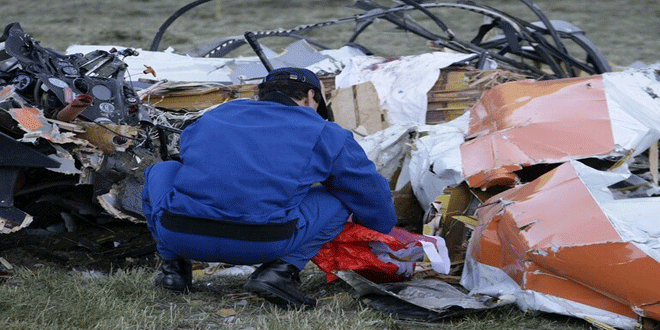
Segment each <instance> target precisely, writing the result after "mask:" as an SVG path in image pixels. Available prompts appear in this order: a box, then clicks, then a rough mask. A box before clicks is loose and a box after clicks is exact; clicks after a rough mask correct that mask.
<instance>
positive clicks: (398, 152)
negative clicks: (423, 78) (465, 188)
mask: <svg viewBox="0 0 660 330" xmlns="http://www.w3.org/2000/svg"><path fill="white" fill-rule="evenodd" d="M469 116H470V114H469V112H467V113H465V114H463V115H462V116H460V117H458V118H456V119H454V120H452V121H450V122H446V123H442V124H436V125H417V124H414V123H410V122H408V123H407V124H399V125H393V126H391V127H388V128H386V129H384V130H382V131H379V132H376V133H374V134H371V135H369V136H367V137H365V138H363V139H361V140H360V141H359V143H360V146H362V148H363V149H364V150H365V152H366V154H367V156H368V157H369V159H370V160H371V161H373V162H374V164H375V165H376V169H377V170H378V172H379V173H380V174H381V175H383V176H384V177H385V178H387V179H388V180H389V181H390V182H391V183H394V190H399V189H400V188H402V187H404V186H405V185H406V184H408V183H410V184H411V185H412V189H413V192H414V194H415V196H416V198H417V200H418V201H419V204H420V205H421V206H422V208H423V209H424V210H428V208H429V207H430V205H431V203H432V202H433V201H434V200H435V199H436V197H437V196H439V195H442V194H443V191H444V189H445V188H447V187H449V186H453V185H457V184H459V183H461V182H463V180H464V177H463V173H462V163H461V153H460V147H461V144H462V143H463V142H464V141H465V140H464V136H465V135H466V133H467V130H468V120H469ZM396 174H399V177H395V175H396Z"/></svg>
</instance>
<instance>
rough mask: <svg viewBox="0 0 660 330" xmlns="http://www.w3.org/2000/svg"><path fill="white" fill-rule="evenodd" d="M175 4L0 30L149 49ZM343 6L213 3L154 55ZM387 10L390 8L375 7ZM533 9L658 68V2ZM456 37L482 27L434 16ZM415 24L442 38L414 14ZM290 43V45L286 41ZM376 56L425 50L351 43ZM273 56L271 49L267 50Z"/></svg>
mask: <svg viewBox="0 0 660 330" xmlns="http://www.w3.org/2000/svg"><path fill="white" fill-rule="evenodd" d="M189 2H191V1H182V0H96V1H89V0H87V1H84V0H64V1H45V0H27V1H23V0H2V2H1V3H2V5H1V12H2V14H0V24H5V25H6V24H8V23H10V22H13V21H19V22H21V24H22V25H23V28H24V30H25V31H27V32H29V33H31V34H33V35H34V37H35V38H36V39H37V40H41V42H42V45H44V46H48V47H52V48H56V49H59V50H64V49H66V48H67V47H68V46H69V45H71V44H113V45H118V46H126V47H136V48H143V49H149V47H150V45H151V42H152V40H153V38H154V36H155V34H156V32H157V31H158V28H159V27H160V25H161V24H162V23H163V22H165V20H166V19H167V18H168V17H169V16H170V15H171V14H172V13H174V12H175V11H176V10H177V9H179V8H180V7H182V6H183V5H184V4H187V3H189ZM477 2H479V3H483V4H486V5H489V6H492V7H495V8H497V9H500V10H502V11H504V12H507V13H510V14H512V15H514V16H517V17H520V18H523V19H526V20H528V21H536V20H538V19H536V18H535V16H534V15H533V13H532V12H531V11H530V10H529V9H528V8H527V7H526V6H524V5H523V4H522V3H521V2H520V1H516V0H485V1H477ZM351 3H352V1H350V0H324V1H322V0H308V1H305V0H291V1H274V0H262V1H259V0H243V1H238V0H214V1H212V2H209V3H205V4H202V5H200V6H198V7H196V8H194V9H193V10H191V11H189V12H187V13H185V14H184V15H183V16H181V17H180V18H179V19H178V20H176V21H175V22H174V23H173V24H172V25H171V26H170V28H169V29H168V30H167V31H166V33H165V35H164V37H163V39H162V42H161V47H160V48H159V49H164V48H166V47H167V46H172V47H173V48H174V49H175V50H176V51H180V52H185V51H187V50H190V49H192V48H194V47H197V46H201V45H205V44H207V43H209V42H212V41H217V40H219V39H221V38H223V37H227V36H235V35H242V34H243V33H244V32H245V31H258V30H270V29H277V28H283V29H288V28H293V27H295V26H297V25H300V24H308V23H317V22H321V21H325V20H332V19H337V18H343V17H350V16H353V15H355V14H357V13H359V12H360V11H358V10H357V9H354V8H349V7H348V5H349V4H351ZM380 3H382V4H385V5H392V4H393V2H390V1H386V0H380ZM536 3H537V5H538V6H539V7H540V8H541V9H542V10H543V11H544V12H545V14H546V16H548V18H549V19H556V20H565V21H567V22H570V23H572V24H574V25H576V26H577V27H579V28H581V29H583V30H584V31H585V32H586V34H587V37H589V38H590V39H591V40H592V41H593V42H594V43H595V44H596V46H597V47H598V48H599V49H600V50H601V51H602V52H603V53H604V54H605V55H606V57H607V58H608V59H609V60H610V61H611V62H613V63H615V64H618V65H622V66H627V65H629V64H631V63H633V62H635V61H643V62H645V63H647V64H650V63H655V62H658V61H660V40H659V38H658V34H657V32H658V31H660V19H658V17H660V3H658V2H657V1H655V0H640V1H625V0H598V1H568V0H560V1H550V0H539V1H536ZM433 13H434V14H436V15H437V16H438V17H439V18H441V19H442V20H443V21H444V22H445V23H446V24H447V25H448V26H449V27H450V28H451V29H452V30H454V31H455V32H456V33H457V35H458V36H461V37H464V38H465V39H467V40H469V39H471V37H472V36H473V35H474V34H475V33H476V28H477V27H478V26H479V25H480V24H481V23H482V22H483V17H482V16H481V15H477V14H473V13H469V12H466V11H458V10H451V9H443V10H439V9H438V10H433ZM411 15H412V16H413V18H414V19H416V20H418V21H419V22H420V23H422V24H424V25H425V26H428V27H429V28H430V29H431V30H432V31H434V32H437V33H439V34H440V33H441V32H440V30H439V29H438V28H437V27H434V26H432V24H430V22H429V20H428V19H427V18H426V17H425V16H423V15H420V14H411ZM353 26H354V24H352V23H347V24H341V25H337V26H335V27H333V28H329V29H327V30H326V29H324V30H323V31H324V32H322V33H313V34H312V35H313V36H314V37H317V38H318V39H319V40H321V41H324V42H326V43H327V44H328V45H330V46H334V47H339V46H341V45H342V44H343V43H344V42H345V41H346V40H347V38H348V36H349V35H350V33H351V32H352V29H353ZM288 41H289V42H290V40H288ZM357 41H358V42H359V43H362V44H364V45H365V46H367V47H368V48H370V49H371V50H372V51H374V53H376V54H378V55H406V54H410V53H419V52H423V51H427V50H428V49H427V48H426V45H425V42H424V40H421V39H420V38H418V37H416V36H414V35H411V34H410V33H403V32H401V31H400V30H395V29H394V26H393V25H392V24H390V23H388V22H385V21H381V22H378V23H376V24H374V25H373V26H370V27H369V28H368V29H367V31H365V33H363V34H362V35H361V36H360V37H359V38H358V40H357ZM272 48H273V49H274V50H276V51H280V49H279V48H277V46H273V47H272Z"/></svg>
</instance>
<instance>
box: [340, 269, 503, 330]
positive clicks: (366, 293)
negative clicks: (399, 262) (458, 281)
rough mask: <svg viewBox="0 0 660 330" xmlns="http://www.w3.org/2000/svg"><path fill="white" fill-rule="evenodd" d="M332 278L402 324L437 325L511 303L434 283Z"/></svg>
mask: <svg viewBox="0 0 660 330" xmlns="http://www.w3.org/2000/svg"><path fill="white" fill-rule="evenodd" d="M336 274H337V276H338V277H339V278H341V279H342V280H344V281H345V282H346V283H348V284H349V285H350V286H351V287H352V288H353V290H354V295H355V296H357V297H358V298H359V299H360V300H362V301H363V302H365V303H366V304H367V305H369V306H371V307H373V308H375V309H377V310H379V311H381V312H385V313H389V314H393V315H394V316H396V317H398V318H400V319H405V320H414V321H421V322H438V321H440V320H441V319H443V318H447V317H452V316H459V315H463V314H466V313H470V312H475V311H478V310H485V309H490V308H496V307H500V306H503V305H506V304H510V303H512V302H513V297H511V296H509V297H506V296H504V297H501V298H499V299H498V298H492V297H489V296H481V297H474V296H468V295H467V294H465V293H463V292H461V291H459V290H458V289H456V288H455V287H453V286H451V285H450V284H447V283H445V282H442V281H439V280H434V279H415V280H411V281H406V282H397V283H384V284H376V283H373V282H371V281H369V280H367V279H365V278H364V277H362V276H360V275H358V274H357V273H355V272H353V271H350V270H342V271H337V272H336Z"/></svg>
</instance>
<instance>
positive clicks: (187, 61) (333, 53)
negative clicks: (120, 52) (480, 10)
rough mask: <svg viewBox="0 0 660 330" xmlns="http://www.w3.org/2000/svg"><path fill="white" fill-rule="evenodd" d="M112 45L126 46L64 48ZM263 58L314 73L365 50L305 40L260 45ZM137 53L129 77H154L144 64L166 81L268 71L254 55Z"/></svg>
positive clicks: (230, 78) (256, 76) (232, 80)
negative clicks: (276, 46) (280, 48)
mask: <svg viewBox="0 0 660 330" xmlns="http://www.w3.org/2000/svg"><path fill="white" fill-rule="evenodd" d="M112 48H116V49H123V48H125V47H120V46H111V45H72V46H70V47H69V48H67V50H66V53H67V54H76V53H83V54H86V53H89V52H90V51H94V50H99V49H100V50H106V51H109V50H110V49H112ZM262 48H263V50H264V53H265V54H266V57H267V58H268V59H269V60H270V61H271V63H272V65H273V67H274V68H279V67H285V66H295V67H307V68H309V69H310V70H312V71H314V72H315V73H317V74H319V73H338V72H339V71H341V69H343V67H344V66H345V65H346V63H347V62H348V60H349V59H350V58H352V57H354V56H363V55H364V53H362V52H359V51H358V50H356V49H354V48H351V47H346V46H345V47H342V48H340V49H337V50H327V51H321V52H318V51H316V50H315V49H314V48H313V47H312V46H310V45H309V44H308V43H307V42H306V41H305V40H300V41H297V42H295V43H292V44H291V45H289V46H287V47H286V48H285V49H284V52H282V53H281V54H277V53H276V52H275V51H273V50H270V49H268V48H267V47H264V46H262ZM137 51H138V52H139V55H137V56H130V57H126V58H125V59H123V60H124V62H126V64H128V69H127V73H126V74H127V76H128V77H130V79H132V80H139V79H148V80H153V78H154V76H153V74H151V73H149V72H146V73H145V72H144V71H145V69H144V68H145V67H151V68H152V69H153V70H154V71H155V73H156V75H157V77H158V79H164V80H169V81H197V82H209V81H212V82H220V83H223V84H226V85H239V84H243V83H247V82H260V81H261V79H263V77H265V76H266V75H267V71H266V69H265V68H264V66H263V64H262V63H261V61H260V60H259V58H258V57H257V56H250V57H237V58H212V57H191V56H188V55H181V54H175V53H174V52H173V50H172V49H167V50H166V51H164V52H153V51H147V50H142V49H137Z"/></svg>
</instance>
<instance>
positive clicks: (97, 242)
mask: <svg viewBox="0 0 660 330" xmlns="http://www.w3.org/2000/svg"><path fill="white" fill-rule="evenodd" d="M155 252H156V246H155V242H154V240H153V238H152V236H151V233H150V232H149V229H148V228H147V226H146V224H135V223H131V222H128V221H114V222H110V223H106V224H103V225H100V224H96V223H91V222H83V223H77V228H76V229H75V230H74V231H73V232H68V231H66V230H65V231H64V232H60V233H53V232H47V231H46V230H44V229H31V228H27V229H24V230H21V231H18V232H16V233H12V234H5V235H2V237H1V239H0V257H2V258H4V259H5V260H7V261H8V262H9V263H10V264H11V265H12V266H14V267H26V268H29V269H35V268H39V267H43V266H48V267H53V268H56V269H63V270H73V269H76V270H96V271H101V272H104V273H108V272H110V271H111V270H112V269H118V268H122V269H126V268H131V267H138V266H144V267H155V266H156V264H157V262H158V258H157V256H156V253H155Z"/></svg>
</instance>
